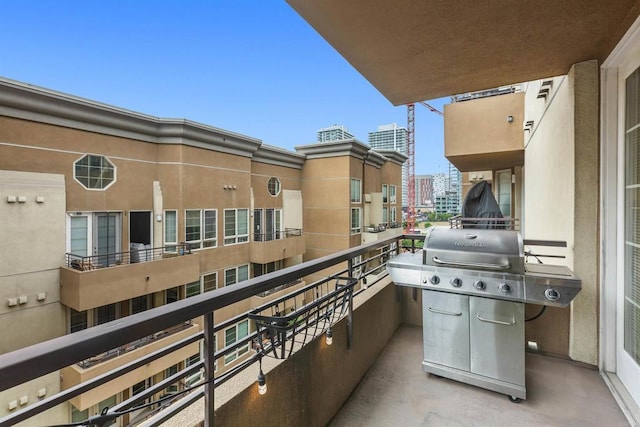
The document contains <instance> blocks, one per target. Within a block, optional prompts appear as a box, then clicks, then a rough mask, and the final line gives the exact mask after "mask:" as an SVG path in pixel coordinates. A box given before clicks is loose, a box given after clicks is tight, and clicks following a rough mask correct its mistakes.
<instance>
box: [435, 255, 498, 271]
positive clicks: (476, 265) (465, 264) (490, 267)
mask: <svg viewBox="0 0 640 427" xmlns="http://www.w3.org/2000/svg"><path fill="white" fill-rule="evenodd" d="M431 259H432V260H433V262H435V263H436V264H439V265H454V266H456V267H469V268H481V269H484V270H508V269H509V267H511V264H509V262H507V263H506V264H488V263H484V262H460V261H442V260H441V259H438V257H435V256H434V257H433V258H431Z"/></svg>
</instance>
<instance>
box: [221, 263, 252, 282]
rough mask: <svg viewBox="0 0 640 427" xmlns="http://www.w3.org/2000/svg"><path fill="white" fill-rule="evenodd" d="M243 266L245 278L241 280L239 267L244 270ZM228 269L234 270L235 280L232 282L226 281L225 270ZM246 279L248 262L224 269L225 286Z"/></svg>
mask: <svg viewBox="0 0 640 427" xmlns="http://www.w3.org/2000/svg"><path fill="white" fill-rule="evenodd" d="M245 268H246V270H247V278H246V279H243V280H239V277H240V269H242V270H244V269H245ZM230 271H234V277H235V280H234V281H233V282H232V283H228V282H227V272H230ZM248 279H249V264H242V265H237V266H235V267H231V268H225V269H224V285H225V286H231V285H235V284H236V283H240V282H244V281H245V280H248Z"/></svg>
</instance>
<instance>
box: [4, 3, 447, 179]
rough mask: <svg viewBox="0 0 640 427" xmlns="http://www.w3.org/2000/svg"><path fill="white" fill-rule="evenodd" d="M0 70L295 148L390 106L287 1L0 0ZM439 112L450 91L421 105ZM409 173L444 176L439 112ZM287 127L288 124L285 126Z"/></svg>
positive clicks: (372, 123)
mask: <svg viewBox="0 0 640 427" xmlns="http://www.w3.org/2000/svg"><path fill="white" fill-rule="evenodd" d="M3 6H4V7H3V25H1V26H0V46H3V47H2V48H0V51H1V52H2V59H3V60H2V61H0V76H2V77H5V78H9V79H14V80H18V81H20V82H24V83H28V84H32V85H35V86H40V87H44V88H47V89H51V90H53V91H58V92H63V93H68V94H71V95H74V96H80V97H84V98H87V99H91V100H94V101H97V102H100V103H105V104H109V105H115V106H118V107H121V108H126V109H128V110H132V111H135V112H139V113H142V114H148V115H152V116H157V117H163V118H176V119H186V120H190V121H195V122H199V123H203V124H206V125H209V126H214V127H218V128H222V129H225V130H229V131H232V132H236V133H240V134H243V135H247V136H250V137H254V138H258V139H260V140H262V141H263V142H264V143H265V144H269V145H273V146H277V147H281V148H284V149H287V150H291V151H295V146H298V145H306V144H310V143H313V142H315V140H316V131H317V130H318V129H320V128H323V127H326V126H330V125H331V124H333V123H342V124H343V125H344V126H346V127H347V128H348V129H349V131H350V132H351V133H352V134H353V136H354V137H355V138H356V139H357V140H359V141H361V142H364V143H366V141H367V135H368V133H369V132H371V131H374V130H375V129H376V128H377V127H378V126H379V125H380V124H384V123H397V124H398V125H399V126H406V121H407V119H406V117H407V111H406V107H404V106H397V107H396V106H393V105H392V104H391V103H390V102H389V101H388V100H387V99H386V98H384V97H383V96H382V95H381V94H380V93H379V92H378V91H377V90H376V89H375V88H374V87H373V86H372V85H371V84H370V83H369V82H368V81H367V80H366V79H364V78H363V77H362V76H361V75H360V73H358V72H357V71H356V70H355V69H354V68H353V67H352V66H351V65H350V64H349V63H348V62H347V61H346V60H344V58H342V56H340V55H339V54H338V53H337V52H336V51H335V50H334V49H333V48H332V47H331V46H330V45H329V44H328V43H327V42H326V41H325V40H324V39H322V38H321V37H320V36H319V35H318V34H317V33H316V32H315V31H314V30H313V28H311V27H310V26H309V25H308V24H307V23H306V22H305V21H304V20H303V19H302V18H301V17H300V16H299V15H298V14H297V13H296V12H295V11H294V10H293V9H292V8H291V7H289V6H288V5H287V4H286V3H284V2H276V3H271V2H235V1H231V0H217V1H216V2H200V1H196V0H185V1H184V2H181V3H180V4H179V5H178V4H174V3H169V2H159V3H158V2H153V3H151V2H148V1H137V2H128V3H126V4H124V3H119V4H118V3H111V2H77V1H70V0H60V1H56V2H51V1H47V0H33V1H30V2H29V7H25V6H24V4H22V3H19V2H7V3H6V4H4V5H3ZM427 101H429V103H430V104H431V105H433V106H434V107H436V108H438V109H442V108H443V105H444V104H445V103H448V102H449V98H441V99H437V100H427ZM415 127H416V134H415V138H416V139H415V140H416V159H415V168H416V174H424V173H436V172H446V171H447V161H446V159H445V158H444V142H443V141H444V124H443V119H442V117H440V116H438V115H436V114H433V113H432V112H430V111H428V110H427V109H426V108H422V107H420V106H416V117H415ZM284 129H286V131H283V130H284Z"/></svg>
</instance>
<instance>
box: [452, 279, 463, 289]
mask: <svg viewBox="0 0 640 427" xmlns="http://www.w3.org/2000/svg"><path fill="white" fill-rule="evenodd" d="M451 285H452V286H454V287H456V288H459V287H460V286H462V280H461V279H460V278H459V277H454V278H453V279H451Z"/></svg>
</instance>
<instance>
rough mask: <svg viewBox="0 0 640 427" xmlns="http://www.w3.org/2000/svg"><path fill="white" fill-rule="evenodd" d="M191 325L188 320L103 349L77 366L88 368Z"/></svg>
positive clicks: (191, 321)
mask: <svg viewBox="0 0 640 427" xmlns="http://www.w3.org/2000/svg"><path fill="white" fill-rule="evenodd" d="M192 325H193V320H188V321H186V322H184V323H182V324H179V325H176V326H173V327H171V328H169V329H165V330H163V331H160V332H156V333H154V334H151V335H147V336H146V337H142V338H140V339H137V340H135V341H132V342H130V343H127V344H125V345H121V346H119V347H117V348H114V349H111V350H108V351H105V352H104V353H101V354H98V355H96V356H93V357H90V358H88V359H85V360H81V361H79V362H78V366H80V367H81V368H82V369H88V368H91V367H92V366H95V365H97V364H100V363H103V362H106V361H107V360H111V359H114V358H116V357H118V356H122V355H123V354H126V353H129V352H131V351H133V350H137V349H139V348H140V347H144V346H145V345H147V344H150V343H152V342H155V341H157V340H159V339H161V338H165V337H168V336H170V335H173V334H176V333H178V332H180V331H184V330H185V329H188V328H190V327H191V326H192Z"/></svg>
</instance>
